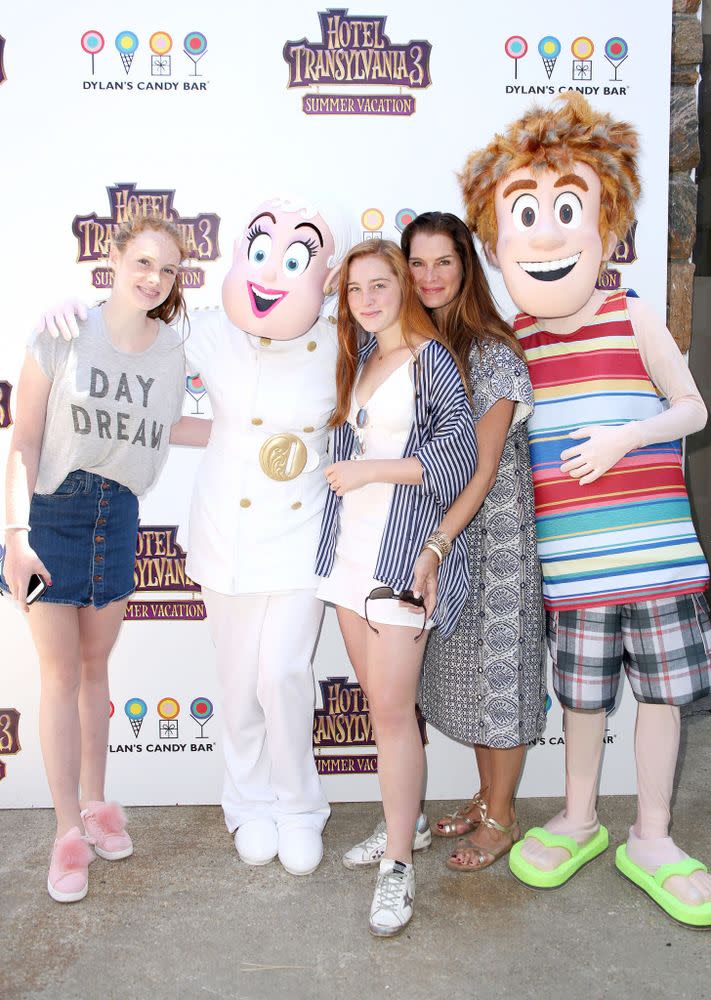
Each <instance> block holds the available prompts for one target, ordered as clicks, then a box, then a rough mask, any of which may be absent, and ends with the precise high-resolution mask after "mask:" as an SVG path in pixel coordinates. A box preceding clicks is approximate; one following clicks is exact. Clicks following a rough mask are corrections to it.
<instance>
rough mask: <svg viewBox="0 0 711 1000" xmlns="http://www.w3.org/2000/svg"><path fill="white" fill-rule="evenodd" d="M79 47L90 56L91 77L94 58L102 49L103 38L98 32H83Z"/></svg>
mask: <svg viewBox="0 0 711 1000" xmlns="http://www.w3.org/2000/svg"><path fill="white" fill-rule="evenodd" d="M81 47H82V48H83V49H84V51H85V52H87V53H88V54H89V55H90V56H91V75H92V76H93V75H94V56H96V55H98V54H99V52H101V50H102V49H103V47H104V36H103V35H102V34H101V32H100V31H85V32H84V34H83V35H82V36H81Z"/></svg>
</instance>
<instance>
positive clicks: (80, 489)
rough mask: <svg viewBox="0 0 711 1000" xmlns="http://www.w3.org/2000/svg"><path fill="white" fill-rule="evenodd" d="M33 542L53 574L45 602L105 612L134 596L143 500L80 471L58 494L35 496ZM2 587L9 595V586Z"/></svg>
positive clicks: (31, 506)
mask: <svg viewBox="0 0 711 1000" xmlns="http://www.w3.org/2000/svg"><path fill="white" fill-rule="evenodd" d="M30 527H31V528H32V531H31V532H30V536H29V541H30V545H31V546H32V548H33V549H34V550H35V552H36V553H37V555H38V556H39V557H40V559H41V560H42V562H43V563H44V564H45V566H46V567H47V569H48V570H49V572H50V573H51V574H52V586H51V587H49V588H48V589H47V590H46V591H45V593H44V594H43V595H42V597H40V598H39V600H41V601H49V602H50V603H52V604H72V605H75V606H76V607H79V608H85V607H88V606H89V605H93V606H94V607H95V608H103V607H105V606H106V605H107V604H110V603H111V602H112V601H118V600H120V599H121V598H123V597H127V596H128V594H130V593H131V592H132V591H133V590H134V578H133V573H134V567H135V563H136V538H137V534H138V499H137V497H136V496H135V494H134V493H132V492H131V491H130V490H129V489H128V487H127V486H121V484H120V483H116V482H114V481H113V479H104V478H102V477H101V476H97V475H94V474H93V473H91V472H85V471H84V470H83V469H78V470H77V471H76V472H70V473H69V475H68V476H67V478H66V479H65V480H64V482H63V483H61V484H60V485H59V486H58V488H57V489H56V490H55V492H54V493H50V494H47V495H45V494H41V493H35V494H34V495H33V497H32V503H31V505H30ZM0 586H1V587H2V588H3V590H5V591H7V589H8V588H7V584H6V583H5V580H4V579H3V578H2V577H0Z"/></svg>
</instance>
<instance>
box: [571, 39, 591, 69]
mask: <svg viewBox="0 0 711 1000" xmlns="http://www.w3.org/2000/svg"><path fill="white" fill-rule="evenodd" d="M570 51H571V52H572V53H573V79H574V80H592V63H591V62H590V59H591V57H592V54H593V52H594V51H595V46H594V45H593V43H592V41H591V40H590V39H589V38H587V37H586V36H585V35H581V36H580V38H576V39H575V41H574V42H573V44H572V45H571V46H570Z"/></svg>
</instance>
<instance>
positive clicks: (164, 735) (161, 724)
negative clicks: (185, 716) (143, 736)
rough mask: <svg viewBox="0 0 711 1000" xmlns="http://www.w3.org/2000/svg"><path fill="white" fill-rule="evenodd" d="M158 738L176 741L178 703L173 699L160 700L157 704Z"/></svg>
mask: <svg viewBox="0 0 711 1000" xmlns="http://www.w3.org/2000/svg"><path fill="white" fill-rule="evenodd" d="M157 707H158V715H159V716H160V719H159V721H158V736H159V737H160V739H162V740H177V738H178V715H179V714H180V702H179V701H177V700H176V699H175V698H161V700H160V701H159V702H158V706H157Z"/></svg>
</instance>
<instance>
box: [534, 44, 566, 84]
mask: <svg viewBox="0 0 711 1000" xmlns="http://www.w3.org/2000/svg"><path fill="white" fill-rule="evenodd" d="M560 48H561V45H560V42H559V41H558V39H557V38H556V37H555V35H545V36H544V37H543V38H542V39H541V40H540V42H539V43H538V55H539V56H540V57H541V59H542V60H543V65H544V67H545V70H546V73H547V74H548V79H549V80H550V78H551V73H552V72H553V70H554V69H555V64H556V60H557V58H558V56H559V55H560Z"/></svg>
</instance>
